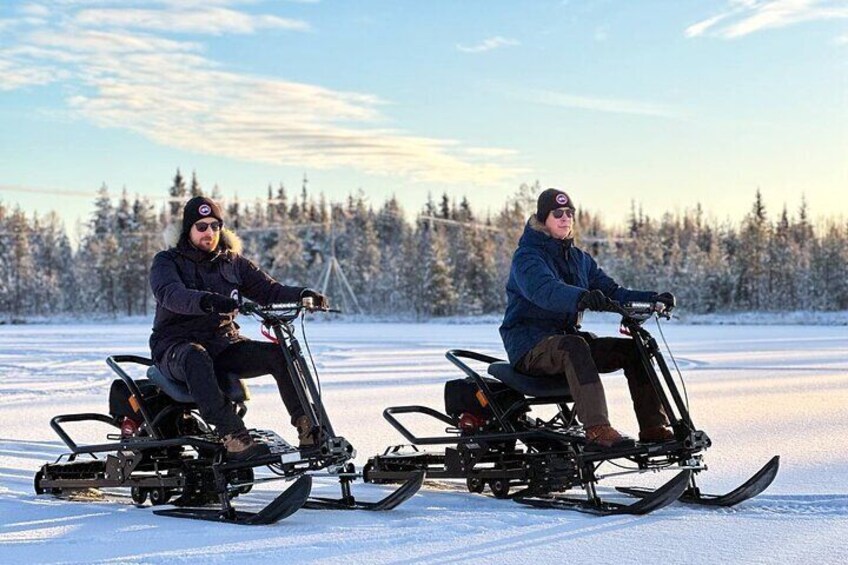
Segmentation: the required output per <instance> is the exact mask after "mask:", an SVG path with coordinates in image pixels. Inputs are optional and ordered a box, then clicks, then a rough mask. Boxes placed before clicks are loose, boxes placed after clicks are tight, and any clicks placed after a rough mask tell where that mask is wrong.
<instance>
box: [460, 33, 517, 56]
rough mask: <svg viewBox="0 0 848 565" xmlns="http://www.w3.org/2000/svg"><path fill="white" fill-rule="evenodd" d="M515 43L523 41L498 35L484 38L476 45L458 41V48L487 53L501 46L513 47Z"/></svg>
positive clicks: (463, 50)
mask: <svg viewBox="0 0 848 565" xmlns="http://www.w3.org/2000/svg"><path fill="white" fill-rule="evenodd" d="M515 45H521V43H520V42H519V41H517V40H515V39H508V38H506V37H501V36H500V35H498V36H495V37H489V38H487V39H484V40H483V41H481V42H480V43H477V44H476V45H462V44H461V43H458V44H457V45H456V48H457V49H459V50H460V51H462V52H463V53H485V52H486V51H491V50H493V49H498V48H499V47H511V46H515Z"/></svg>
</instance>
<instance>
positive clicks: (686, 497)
mask: <svg viewBox="0 0 848 565" xmlns="http://www.w3.org/2000/svg"><path fill="white" fill-rule="evenodd" d="M779 467H780V456H779V455H775V456H774V457H772V458H771V459H770V460H769V462H768V463H766V464H765V465H764V466H763V468H762V469H760V470H759V471H757V472H756V473H755V474H754V475H753V476H752V477H751V478H750V479H748V480H747V481H745V482H744V483H743V484H741V485H740V486H738V487H737V488H735V489H733V490H732V491H730V492H728V493H726V494H720V495H715V494H703V493H701V491H700V489H699V488H698V487H695V486H693V485H690V486H689V487H688V488H687V489H686V490H684V491H683V493H681V495H680V498H679V499H678V500H680V502H683V503H686V504H695V505H699V506H722V507H730V506H735V505H737V504H739V503H740V502H744V501H746V500H748V499H749V498H754V497H755V496H757V495H758V494H760V493H761V492H763V491H764V490H766V489H767V488H768V487H769V485H771V483H772V481H774V478H775V477H776V476H777V471H778V469H779ZM616 490H618V491H619V492H623V493H625V494H629V495H631V496H636V497H639V498H644V497H645V496H651V494H652V492H653V491H652V490H650V489H645V488H638V487H636V488H628V487H618V488H617V489H616Z"/></svg>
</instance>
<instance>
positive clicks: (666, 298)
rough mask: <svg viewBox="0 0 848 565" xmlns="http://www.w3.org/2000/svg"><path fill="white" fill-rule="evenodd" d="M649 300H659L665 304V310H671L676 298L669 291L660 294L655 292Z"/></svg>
mask: <svg viewBox="0 0 848 565" xmlns="http://www.w3.org/2000/svg"><path fill="white" fill-rule="evenodd" d="M651 302H653V303H655V304H656V303H657V302H659V303H660V304H662V305H663V306H665V311H666V312H671V311H672V310H673V309H674V307H675V306H677V299H676V298H674V295H673V294H672V293H670V292H663V293H662V294H655V295H654V297H653V298H651Z"/></svg>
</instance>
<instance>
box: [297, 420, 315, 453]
mask: <svg viewBox="0 0 848 565" xmlns="http://www.w3.org/2000/svg"><path fill="white" fill-rule="evenodd" d="M294 427H295V428H297V439H298V440H299V442H300V445H299V447H300V448H301V449H302V448H304V447H314V446H315V434H313V433H312V422H311V421H310V420H309V416H306V415H303V416H301V417H300V418H298V419H297V420H295V422H294Z"/></svg>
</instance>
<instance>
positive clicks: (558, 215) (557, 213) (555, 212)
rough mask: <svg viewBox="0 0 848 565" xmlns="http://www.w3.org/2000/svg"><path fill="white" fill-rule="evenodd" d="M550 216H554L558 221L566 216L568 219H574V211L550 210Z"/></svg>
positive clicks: (568, 209) (564, 209)
mask: <svg viewBox="0 0 848 565" xmlns="http://www.w3.org/2000/svg"><path fill="white" fill-rule="evenodd" d="M551 214H553V215H554V218H556V219H557V220H559V219H560V218H562V217H563V215H565V216H568V217H569V218H573V217H574V210H572V209H571V208H557V209H556V210H551Z"/></svg>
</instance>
